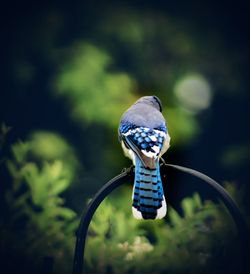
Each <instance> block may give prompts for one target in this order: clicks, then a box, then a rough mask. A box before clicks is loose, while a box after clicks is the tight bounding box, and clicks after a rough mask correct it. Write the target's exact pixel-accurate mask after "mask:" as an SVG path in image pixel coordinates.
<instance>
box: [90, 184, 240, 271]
mask: <svg viewBox="0 0 250 274" xmlns="http://www.w3.org/2000/svg"><path fill="white" fill-rule="evenodd" d="M130 196H131V189H128V188H123V190H122V191H121V192H119V194H118V195H117V196H116V197H113V198H110V199H106V200H105V201H104V202H103V203H102V204H101V206H100V207H99V209H98V210H97V212H96V214H95V216H94V219H93V221H92V223H91V226H90V230H89V238H88V242H87V247H86V256H85V258H86V264H87V269H88V271H87V273H187V272H188V273H189V272H190V273H211V272H213V273H221V272H220V271H221V269H218V266H219V265H220V264H221V260H223V258H225V257H224V256H228V254H229V253H230V251H228V250H227V249H228V248H229V246H230V243H229V242H227V240H228V238H230V237H231V238H232V237H235V234H234V229H233V227H232V225H231V223H230V222H231V220H229V218H228V216H227V215H226V214H224V213H223V210H221V207H220V206H219V205H215V204H213V203H211V202H209V201H206V202H202V201H201V199H200V197H199V195H198V194H197V193H195V194H194V195H193V196H192V197H190V198H185V199H184V200H183V201H182V203H181V207H182V212H183V213H182V214H181V215H180V213H177V212H176V211H175V210H174V209H173V208H170V209H169V213H168V217H167V223H166V222H165V221H164V220H157V221H139V220H135V219H133V218H132V214H131V205H130ZM237 248H238V247H237V246H235V245H234V250H235V251H234V252H235V253H234V252H233V253H234V255H235V254H237V250H238V249H237ZM229 250H231V249H230V248H229ZM229 265H230V263H229ZM111 269H112V271H111ZM109 271H111V272H109Z"/></svg>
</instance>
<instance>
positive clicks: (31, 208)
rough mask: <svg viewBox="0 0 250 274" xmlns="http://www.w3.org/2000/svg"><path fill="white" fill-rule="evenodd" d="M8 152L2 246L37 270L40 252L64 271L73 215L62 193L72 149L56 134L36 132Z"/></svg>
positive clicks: (72, 171) (72, 173)
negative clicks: (7, 182)
mask: <svg viewBox="0 0 250 274" xmlns="http://www.w3.org/2000/svg"><path fill="white" fill-rule="evenodd" d="M11 150H12V157H11V159H9V160H7V162H6V164H7V169H8V172H9V175H10V178H11V179H10V185H8V186H7V190H6V193H5V202H6V204H5V206H6V208H5V211H4V212H3V217H2V218H3V219H2V221H1V222H3V223H4V227H1V235H4V238H3V239H2V246H1V248H3V250H4V249H6V250H8V249H10V248H11V249H13V250H12V252H13V254H15V256H16V257H17V256H18V257H20V258H23V261H24V262H25V261H26V260H27V259H28V258H30V259H31V258H32V263H30V261H29V262H27V261H26V263H27V264H28V265H30V267H31V268H32V267H34V266H35V267H36V269H39V267H40V264H41V262H42V258H43V257H44V256H45V255H50V256H53V257H54V258H55V261H56V262H57V264H56V273H62V272H63V271H65V272H64V273H67V272H69V269H70V268H71V261H72V250H73V247H74V232H75V230H76V227H77V224H78V219H77V216H76V213H75V212H74V211H73V210H71V209H70V208H67V207H65V205H64V199H63V198H62V197H61V194H62V192H64V191H65V190H66V189H67V188H68V186H69V185H70V183H71V182H72V180H73V178H74V176H75V171H76V165H77V161H76V158H75V156H74V154H73V151H72V149H71V148H70V146H69V145H68V144H67V143H66V142H65V141H64V140H63V139H62V138H61V137H60V136H59V135H57V134H54V133H48V132H35V133H33V134H32V135H31V138H30V140H29V141H26V142H22V141H19V142H17V143H15V144H14V145H12V147H11ZM3 250H1V251H3ZM69 262H70V263H69ZM24 265H25V263H24Z"/></svg>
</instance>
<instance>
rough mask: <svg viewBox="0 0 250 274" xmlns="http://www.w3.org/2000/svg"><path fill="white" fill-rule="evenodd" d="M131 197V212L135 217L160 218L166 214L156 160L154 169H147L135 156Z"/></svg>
mask: <svg viewBox="0 0 250 274" xmlns="http://www.w3.org/2000/svg"><path fill="white" fill-rule="evenodd" d="M132 199H133V205H132V212H133V215H134V217H135V218H136V219H162V218H163V217H164V216H165V215H166V212H167V206H166V201H165V197H164V193H163V187H162V181H161V175H160V166H159V162H158V161H157V163H156V167H155V168H154V169H149V168H146V167H144V166H143V163H142V162H141V160H140V159H139V158H138V157H136V165H135V182H134V189H133V196H132Z"/></svg>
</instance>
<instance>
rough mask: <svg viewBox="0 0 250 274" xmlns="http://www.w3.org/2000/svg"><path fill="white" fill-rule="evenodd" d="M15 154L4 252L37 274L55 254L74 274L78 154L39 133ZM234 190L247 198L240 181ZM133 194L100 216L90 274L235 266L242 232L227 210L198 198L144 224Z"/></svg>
mask: <svg viewBox="0 0 250 274" xmlns="http://www.w3.org/2000/svg"><path fill="white" fill-rule="evenodd" d="M34 146H35V147H34ZM11 150H12V156H11V157H10V158H9V159H8V160H7V162H6V164H7V169H8V173H9V175H10V178H9V185H8V186H7V188H6V189H4V193H2V194H3V195H2V197H3V199H2V201H1V202H2V203H3V201H4V208H3V210H2V214H1V217H0V224H1V225H0V232H1V254H5V253H6V254H11V255H10V256H8V257H7V259H6V260H12V261H14V262H15V261H16V260H17V257H18V258H19V259H20V260H21V262H22V267H23V265H25V263H26V264H27V265H29V268H30V269H31V270H30V269H29V270H30V272H27V269H26V273H34V272H35V271H37V270H38V269H39V268H40V264H41V261H42V258H43V256H45V255H50V256H53V257H54V258H55V262H56V267H55V273H61V274H63V273H65V274H66V273H70V271H71V268H72V263H73V251H74V243H75V237H74V235H75V231H76V228H77V226H78V223H79V217H77V215H76V213H75V212H74V211H73V210H71V209H70V208H68V207H66V206H65V201H64V199H63V198H62V197H61V194H62V193H63V192H64V191H65V190H66V189H67V188H68V186H69V185H70V184H71V182H72V180H73V178H74V176H75V173H77V172H76V170H77V159H76V157H75V156H74V152H73V150H72V149H71V147H70V145H69V144H67V142H65V140H64V139H62V138H61V137H60V136H59V135H57V134H55V133H50V132H35V133H33V134H32V135H31V137H30V139H29V140H28V141H26V142H21V141H19V142H17V143H15V144H14V145H12V147H11ZM72 159H73V160H72ZM227 188H229V190H230V192H231V193H232V194H235V193H237V194H239V192H237V191H235V189H234V187H233V185H232V184H227ZM131 191H132V190H131V188H130V187H129V188H128V187H126V186H124V187H122V188H121V189H120V190H119V191H115V192H114V193H113V194H112V195H111V196H110V197H109V198H106V200H104V202H103V203H102V204H101V206H100V207H99V208H98V210H97V212H96V213H95V215H94V218H93V220H92V222H91V224H90V228H89V232H88V241H87V245H86V254H85V260H86V264H85V267H86V273H119V274H122V273H166V272H168V273H169V272H171V273H173V274H174V273H187V272H192V273H211V272H212V273H215V274H216V273H218V274H219V273H221V272H220V270H221V267H224V266H225V265H227V268H228V269H230V268H232V267H233V266H232V264H234V263H235V262H234V260H232V261H230V260H229V261H227V262H226V261H225V260H226V259H227V260H228V258H234V259H235V258H236V257H237V252H238V246H237V245H235V242H236V240H234V238H235V233H234V232H235V231H234V229H233V227H232V224H231V220H230V219H229V217H228V216H227V214H224V211H223V210H221V206H220V205H218V204H214V203H212V202H209V201H202V200H201V198H200V196H199V195H198V194H197V193H195V194H194V195H193V196H192V197H188V198H185V199H183V200H182V202H181V209H182V210H181V211H182V212H177V211H176V210H174V209H173V208H169V211H168V215H167V218H166V220H157V221H140V220H136V219H134V218H133V217H132V213H131ZM238 198H239V199H240V197H239V196H238ZM228 239H230V241H229V240H228ZM13 254H15V255H13ZM13 256H14V257H13ZM225 262H226V263H225Z"/></svg>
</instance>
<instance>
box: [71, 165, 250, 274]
mask: <svg viewBox="0 0 250 274" xmlns="http://www.w3.org/2000/svg"><path fill="white" fill-rule="evenodd" d="M166 167H171V168H174V169H176V170H179V171H182V172H184V173H188V174H190V175H193V176H194V177H197V178H199V179H201V180H202V181H204V182H206V183H207V184H208V185H209V186H210V187H211V188H212V189H213V190H215V192H216V194H217V195H218V197H219V199H220V200H221V201H222V202H223V203H224V205H225V206H226V208H227V209H228V211H229V213H230V215H231V216H232V218H233V220H234V222H235V225H236V227H237V230H238V233H239V237H240V240H241V245H242V250H246V249H247V247H248V227H247V225H246V223H245V220H244V218H243V216H242V214H241V212H240V210H239V208H238V206H237V205H236V203H235V202H234V200H233V199H232V198H231V196H230V195H229V194H228V192H227V191H226V190H225V189H224V188H223V187H222V186H220V185H219V183H217V182H216V181H215V180H213V179H212V178H210V177H208V176H207V175H205V174H203V173H201V172H199V171H196V170H193V169H190V168H186V167H182V166H178V165H172V164H166V163H164V164H163V165H162V167H161V169H163V173H164V174H165V170H164V169H165V168H166ZM164 174H163V175H164ZM133 179H134V172H133V169H132V168H129V169H127V170H125V171H124V172H122V173H121V174H119V175H118V176H116V177H114V178H113V179H111V180H110V181H109V182H108V183H106V184H105V185H104V186H103V187H102V188H101V189H100V190H99V191H98V192H97V193H96V195H95V196H94V197H93V199H92V200H91V202H90V203H89V205H88V207H87V210H86V214H85V215H83V216H82V217H81V221H80V225H79V229H78V232H77V239H76V244H75V255H74V264H73V272H72V273H73V274H82V270H83V263H84V261H83V259H84V249H85V241H86V237H87V232H88V227H89V224H90V222H91V219H92V217H93V215H94V213H95V211H96V209H97V208H98V206H99V205H100V203H101V202H102V201H103V200H104V199H105V198H106V197H107V196H108V195H109V194H110V193H111V192H112V191H113V190H114V189H116V188H117V187H119V186H120V185H122V184H124V183H127V182H129V181H130V182H131V180H133ZM245 248H246V249H245Z"/></svg>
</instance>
